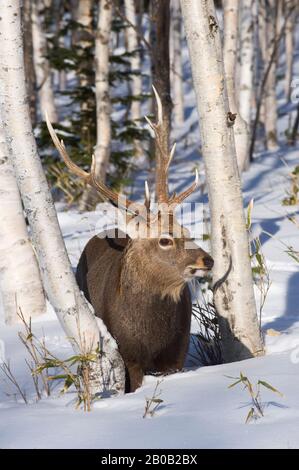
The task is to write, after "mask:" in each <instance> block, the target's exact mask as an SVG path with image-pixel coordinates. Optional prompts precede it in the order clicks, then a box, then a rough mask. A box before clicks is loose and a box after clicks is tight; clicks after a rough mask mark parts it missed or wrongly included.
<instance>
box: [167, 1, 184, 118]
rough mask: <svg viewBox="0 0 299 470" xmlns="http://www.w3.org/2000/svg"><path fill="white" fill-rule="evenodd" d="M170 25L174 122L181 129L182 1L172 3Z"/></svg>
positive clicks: (182, 104)
mask: <svg viewBox="0 0 299 470" xmlns="http://www.w3.org/2000/svg"><path fill="white" fill-rule="evenodd" d="M170 24H171V27H170V82H171V84H172V102H173V120H174V123H175V125H176V126H178V127H179V126H182V125H183V122H184V92H183V77H182V74H183V72H182V16H181V8H180V0H173V1H172V2H171V12H170Z"/></svg>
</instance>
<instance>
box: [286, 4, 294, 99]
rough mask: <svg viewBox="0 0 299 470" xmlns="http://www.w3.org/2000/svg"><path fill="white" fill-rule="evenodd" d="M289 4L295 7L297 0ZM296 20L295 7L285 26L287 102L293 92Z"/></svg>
mask: <svg viewBox="0 0 299 470" xmlns="http://www.w3.org/2000/svg"><path fill="white" fill-rule="evenodd" d="M287 4H288V6H289V7H290V8H294V6H295V0H293V1H288V2H287ZM285 9H286V7H285ZM286 10H287V9H286ZM286 13H287V12H286ZM295 21H296V10H295V8H294V11H293V12H292V14H291V15H290V16H289V17H288V18H287V21H286V28H285V57H286V74H285V96H286V100H287V102H289V101H290V100H291V93H292V88H291V83H292V78H293V61H294V60H293V59H294V42H295V37H294V31H295Z"/></svg>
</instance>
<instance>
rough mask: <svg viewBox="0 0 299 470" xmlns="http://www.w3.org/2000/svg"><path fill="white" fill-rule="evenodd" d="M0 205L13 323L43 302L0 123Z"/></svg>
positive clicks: (8, 312) (2, 271)
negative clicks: (20, 315)
mask: <svg viewBox="0 0 299 470" xmlns="http://www.w3.org/2000/svg"><path fill="white" fill-rule="evenodd" d="M0 57H1V53H0ZM1 79H2V78H1V73H0V80H1ZM0 206H1V207H0V291H1V296H2V304H3V309H4V318H5V322H6V323H7V324H8V325H13V324H15V323H17V322H19V321H20V318H19V316H18V313H20V312H19V310H21V311H22V313H23V315H24V318H25V319H26V320H27V321H29V319H30V317H36V316H37V315H40V314H42V313H44V312H45V310H46V303H45V297H44V291H43V286H42V282H41V277H40V272H39V268H38V264H37V260H36V257H35V253H34V251H33V248H32V245H31V242H30V239H29V236H28V231H27V226H26V222H25V218H24V213H23V207H22V202H21V198H20V194H19V190H18V186H17V183H16V179H15V176H14V172H13V168H12V166H11V164H10V161H9V154H8V146H7V143H6V139H5V134H4V129H3V126H2V124H1V125H0Z"/></svg>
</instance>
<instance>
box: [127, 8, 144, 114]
mask: <svg viewBox="0 0 299 470" xmlns="http://www.w3.org/2000/svg"><path fill="white" fill-rule="evenodd" d="M125 15H126V18H127V19H128V20H129V21H130V23H131V24H133V25H134V26H136V27H137V16H136V11H135V2H134V0H125ZM127 41H128V52H134V51H135V53H134V55H133V56H132V57H131V59H130V61H131V71H132V72H137V73H140V71H141V62H140V53H139V51H138V49H139V44H138V39H137V34H136V31H135V30H134V29H133V28H132V27H129V28H127ZM131 89H132V95H133V96H135V97H136V98H138V97H140V95H141V93H142V77H141V75H133V76H132V80H131ZM140 103H141V102H140V101H139V100H136V101H133V102H132V105H131V118H132V119H133V120H134V121H135V120H140V119H141V106H140Z"/></svg>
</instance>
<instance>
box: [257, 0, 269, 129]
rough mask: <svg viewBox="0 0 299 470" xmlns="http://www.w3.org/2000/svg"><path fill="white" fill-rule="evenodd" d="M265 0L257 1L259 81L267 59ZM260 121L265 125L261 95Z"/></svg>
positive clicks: (263, 104)
mask: <svg viewBox="0 0 299 470" xmlns="http://www.w3.org/2000/svg"><path fill="white" fill-rule="evenodd" d="M266 16H267V13H266V0H259V2H258V42H259V48H260V51H261V58H262V67H261V70H259V72H260V74H259V75H260V77H259V81H260V80H262V79H263V73H264V69H265V63H266V60H267V35H266ZM259 120H260V122H261V123H262V124H264V125H265V96H264V95H263V96H262V103H261V110H260V118H259Z"/></svg>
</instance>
